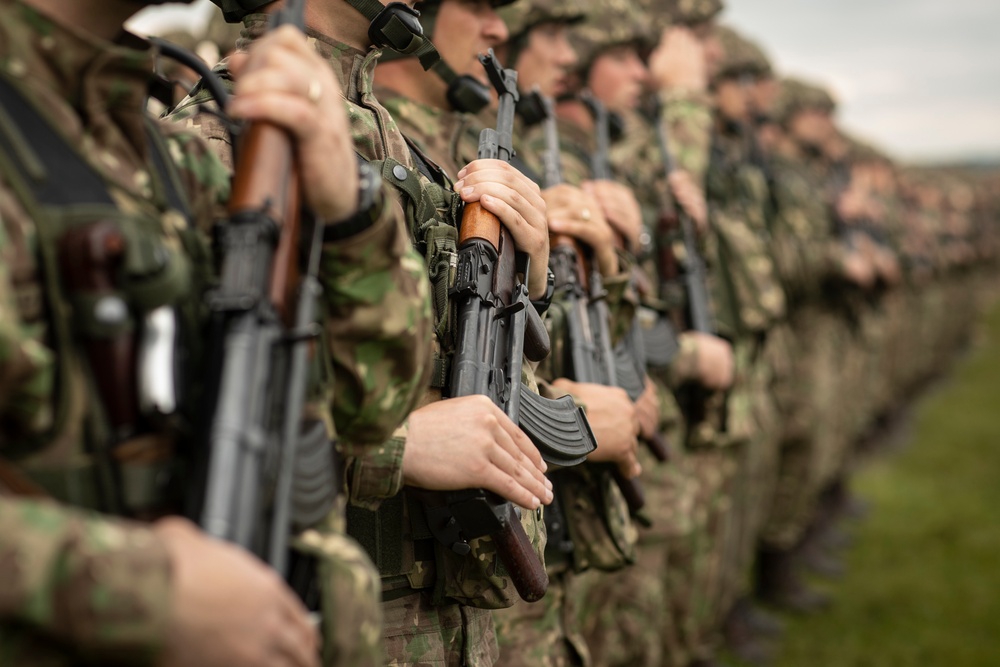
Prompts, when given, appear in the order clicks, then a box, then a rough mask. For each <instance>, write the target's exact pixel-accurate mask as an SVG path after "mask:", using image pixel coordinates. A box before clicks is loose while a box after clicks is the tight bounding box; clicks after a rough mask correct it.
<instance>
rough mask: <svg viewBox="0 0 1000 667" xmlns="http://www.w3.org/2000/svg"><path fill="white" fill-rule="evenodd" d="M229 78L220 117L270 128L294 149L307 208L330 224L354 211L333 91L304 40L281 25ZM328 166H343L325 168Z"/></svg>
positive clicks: (344, 124) (352, 172)
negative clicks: (231, 83) (230, 87)
mask: <svg viewBox="0 0 1000 667" xmlns="http://www.w3.org/2000/svg"><path fill="white" fill-rule="evenodd" d="M230 67H231V69H232V72H233V76H234V77H235V78H236V87H235V89H234V92H235V96H234V97H233V99H232V101H231V102H230V105H229V109H228V110H227V111H228V113H229V114H230V115H231V116H233V117H235V118H242V119H245V120H254V121H264V122H268V123H273V124H274V125H277V126H279V127H282V128H284V129H285V130H287V131H288V132H289V134H290V135H291V137H292V139H293V140H294V142H295V160H296V162H297V164H298V168H299V181H300V183H301V185H302V191H303V196H304V198H305V200H306V202H307V203H308V204H309V207H310V208H311V209H312V210H313V212H314V213H316V215H317V216H319V217H320V219H322V220H327V221H331V222H335V221H339V220H344V219H346V218H349V217H350V216H352V215H353V214H354V213H355V212H356V211H357V207H358V190H359V186H358V173H357V169H355V168H354V165H355V163H356V159H357V158H356V157H355V155H354V142H353V141H352V139H351V132H350V127H349V125H348V121H347V113H346V110H345V108H344V100H343V98H342V97H341V94H340V84H339V83H338V82H337V80H336V78H335V77H334V75H333V70H332V69H331V68H330V65H329V63H327V62H325V61H324V60H323V59H322V58H321V57H320V56H319V54H318V53H317V52H316V50H315V49H314V48H313V47H312V46H310V45H309V44H308V42H307V41H306V38H305V36H304V35H303V34H302V33H301V32H300V31H298V30H296V29H295V28H293V27H291V26H283V27H281V28H278V29H277V30H274V31H272V32H269V33H268V34H266V35H264V36H263V37H262V38H260V39H259V40H257V41H256V42H255V43H254V44H253V45H252V46H251V48H250V51H249V52H248V53H246V54H242V53H240V54H235V55H233V57H232V58H231V60H230ZM331 164H339V165H349V167H348V168H347V169H331V168H330V165H331Z"/></svg>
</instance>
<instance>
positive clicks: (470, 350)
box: [425, 51, 597, 602]
mask: <svg viewBox="0 0 1000 667" xmlns="http://www.w3.org/2000/svg"><path fill="white" fill-rule="evenodd" d="M480 61H481V62H482V64H483V67H485V68H486V72H487V74H488V75H489V78H490V82H491V83H492V84H493V86H494V87H495V88H496V90H497V92H498V94H499V99H500V105H499V111H498V116H497V127H496V129H493V128H487V129H484V130H483V131H482V133H481V134H480V137H479V158H480V159H497V160H505V161H507V162H509V161H510V159H511V157H513V154H514V150H513V136H512V134H513V127H514V109H515V105H516V103H517V99H518V92H517V73H516V72H515V71H514V70H505V69H503V67H502V66H501V65H500V62H499V61H498V60H497V59H496V56H494V55H493V52H492V51H490V53H489V54H488V55H486V56H480ZM529 268H530V267H529V261H528V256H527V255H526V254H524V253H521V252H518V251H517V250H516V248H515V246H514V239H513V237H512V236H511V235H510V232H509V231H507V229H506V228H504V226H503V224H502V223H501V222H500V220H499V219H498V218H497V217H496V216H495V215H493V214H491V213H490V212H488V211H486V210H485V209H484V208H482V206H480V205H479V203H478V202H476V203H472V204H468V205H466V207H465V211H464V215H463V217H462V227H461V230H460V233H459V255H458V277H457V279H456V281H455V286H454V288H452V290H451V296H452V298H454V299H455V300H456V302H457V305H458V308H457V313H458V315H457V322H458V324H457V331H458V333H457V346H456V347H457V349H456V352H455V358H454V362H453V366H452V375H451V383H450V387H449V389H450V391H449V396H451V397H459V396H470V395H473V394H483V395H486V396H488V397H489V398H490V399H491V400H492V401H493V402H494V404H496V405H497V406H498V407H500V408H501V409H502V410H503V411H504V412H505V413H506V414H507V416H509V417H510V418H511V419H512V420H513V421H514V423H516V424H518V425H519V426H520V427H521V429H522V430H523V431H524V432H525V434H526V435H527V436H528V437H529V438H531V440H532V442H534V443H535V445H536V446H537V447H538V449H539V451H540V452H541V454H542V458H544V459H545V460H546V461H548V462H550V463H556V464H558V465H561V466H571V465H576V464H578V463H581V462H583V460H584V459H585V458H586V456H587V454H589V453H590V452H592V451H593V450H594V449H595V448H596V446H597V445H596V442H595V441H594V436H593V433H592V432H591V430H590V424H589V423H588V422H587V419H586V416H585V414H584V412H583V410H582V409H580V408H577V407H576V406H575V405H574V403H573V399H572V398H570V397H568V396H567V397H564V398H562V399H559V400H557V401H553V400H550V399H545V398H542V397H541V396H538V395H537V394H535V393H534V392H531V391H530V390H528V389H527V388H525V387H524V386H523V385H522V383H521V366H522V360H523V358H524V357H527V358H528V359H529V360H531V361H539V360H541V359H543V358H544V357H545V356H546V355H548V352H549V340H548V334H547V333H546V331H545V326H544V325H543V324H542V321H541V318H540V317H539V315H538V313H537V311H535V309H534V306H532V304H531V301H530V299H529V296H528V286H527V285H526V284H525V281H526V280H527V277H528V275H529ZM520 276H523V279H522V278H521V277H520ZM441 495H442V496H443V498H444V503H443V504H439V503H435V504H434V505H430V504H427V503H425V505H427V507H426V509H427V518H428V523H429V524H430V528H431V532H433V533H434V535H435V537H436V538H437V539H438V540H439V541H441V542H443V543H444V544H446V545H449V546H450V547H451V548H452V550H454V551H456V552H457V553H468V552H469V549H470V547H469V544H468V541H469V540H470V539H474V538H477V537H481V536H484V535H489V536H490V537H492V538H493V540H494V542H495V544H496V547H497V552H498V554H499V556H500V559H501V561H502V562H503V564H504V567H505V568H506V569H507V572H508V573H509V574H510V576H511V579H512V581H513V582H514V586H515V588H516V589H517V592H518V593H519V594H520V596H521V597H522V598H523V599H525V600H527V601H529V602H533V601H536V600H538V599H540V598H541V597H542V596H543V595H544V594H545V591H546V589H547V587H548V575H547V574H546V572H545V567H544V565H543V564H542V563H541V561H540V560H539V559H538V557H537V556H536V554H535V552H534V550H533V549H532V546H531V543H530V541H529V539H528V537H527V535H526V534H525V533H524V529H523V528H522V526H521V523H520V519H519V516H518V511H517V510H516V509H515V508H514V506H513V505H512V504H511V503H509V502H507V501H505V500H503V499H502V498H501V497H499V496H497V495H496V494H494V493H491V492H489V491H485V490H483V489H471V490H466V491H460V492H452V493H446V494H441Z"/></svg>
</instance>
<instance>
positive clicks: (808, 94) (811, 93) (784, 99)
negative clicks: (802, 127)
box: [774, 78, 837, 125]
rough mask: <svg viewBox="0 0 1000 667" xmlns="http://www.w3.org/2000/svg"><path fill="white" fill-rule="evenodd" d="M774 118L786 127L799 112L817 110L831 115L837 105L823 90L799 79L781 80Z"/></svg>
mask: <svg viewBox="0 0 1000 667" xmlns="http://www.w3.org/2000/svg"><path fill="white" fill-rule="evenodd" d="M774 107H775V108H774V117H775V119H776V120H777V121H778V122H779V123H781V124H782V125H787V124H788V122H789V121H790V120H791V119H792V117H793V116H794V115H795V114H796V113H797V112H799V111H803V110H806V109H817V110H819V111H825V112H827V113H833V111H834V110H835V109H836V108H837V103H836V102H835V101H834V99H833V97H832V96H831V95H830V93H828V92H827V91H826V90H824V89H823V88H821V87H819V86H817V85H814V84H811V83H806V82H805V81H802V80H801V79H792V78H788V79H782V81H781V91H780V92H779V93H778V100H777V102H776V103H775V105H774Z"/></svg>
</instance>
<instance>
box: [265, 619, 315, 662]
mask: <svg viewBox="0 0 1000 667" xmlns="http://www.w3.org/2000/svg"><path fill="white" fill-rule="evenodd" d="M275 649H276V651H277V653H278V657H279V660H280V662H278V663H277V664H287V665H290V666H292V667H319V650H318V649H319V642H318V637H317V630H316V629H315V628H314V627H313V626H312V625H311V624H310V623H309V620H308V618H306V617H304V616H301V617H297V618H285V619H283V622H282V624H281V629H280V634H279V635H278V637H277V646H276V647H275Z"/></svg>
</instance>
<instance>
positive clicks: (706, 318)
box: [655, 114, 716, 334]
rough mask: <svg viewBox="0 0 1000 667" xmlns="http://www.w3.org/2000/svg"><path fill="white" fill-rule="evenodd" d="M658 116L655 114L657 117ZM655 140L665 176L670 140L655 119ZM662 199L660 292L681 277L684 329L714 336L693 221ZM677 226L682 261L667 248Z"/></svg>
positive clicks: (671, 166) (669, 170) (671, 163)
mask: <svg viewBox="0 0 1000 667" xmlns="http://www.w3.org/2000/svg"><path fill="white" fill-rule="evenodd" d="M658 116H659V114H657V117H658ZM655 125H656V139H657V143H658V145H659V147H660V155H661V156H662V158H663V170H664V174H665V175H666V177H667V178H668V179H669V178H670V175H671V174H673V173H674V171H675V170H676V165H675V164H674V158H673V156H672V155H671V154H670V141H669V138H668V135H667V128H666V127H665V125H664V123H663V122H660V121H659V120H657V121H656V122H655ZM667 188H668V189H667V194H666V197H665V198H664V202H663V208H662V211H661V213H660V223H659V224H660V255H659V258H658V259H659V262H658V264H659V267H660V281H661V289H662V291H663V292H664V293H669V292H670V291H671V290H672V288H673V286H674V285H675V284H676V282H677V279H678V278H683V285H684V292H685V296H686V297H687V298H686V304H687V313H686V315H687V317H686V320H687V322H686V323H685V324H686V327H687V328H689V329H692V330H694V331H700V332H702V333H709V334H714V333H715V331H716V328H715V316H714V315H713V314H712V304H711V301H710V297H709V293H708V283H707V275H708V272H707V270H706V268H705V260H704V259H702V257H701V253H700V252H699V251H698V240H697V237H696V235H695V230H694V222H693V221H692V220H691V216H689V215H688V214H687V213H686V212H685V211H684V210H683V209H682V208H680V207H679V206H677V205H676V203H675V202H674V200H673V197H671V195H670V193H669V185H668V186H667ZM678 226H679V227H680V230H681V237H682V240H683V243H684V261H683V262H678V261H677V259H676V257H674V253H673V251H672V249H671V247H670V242H669V240H670V237H671V236H672V235H673V230H674V229H676V228H677V227H678ZM681 265H683V266H681Z"/></svg>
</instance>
